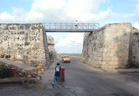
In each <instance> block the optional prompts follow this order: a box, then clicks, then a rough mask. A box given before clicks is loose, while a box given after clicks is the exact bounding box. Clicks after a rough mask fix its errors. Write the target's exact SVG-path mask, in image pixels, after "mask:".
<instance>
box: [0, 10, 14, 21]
mask: <svg viewBox="0 0 139 96" xmlns="http://www.w3.org/2000/svg"><path fill="white" fill-rule="evenodd" d="M14 18H15V16H12V15H11V14H9V13H7V12H3V13H2V14H0V21H11V20H13V19H14Z"/></svg>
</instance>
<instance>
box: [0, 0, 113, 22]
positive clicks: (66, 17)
mask: <svg viewBox="0 0 139 96" xmlns="http://www.w3.org/2000/svg"><path fill="white" fill-rule="evenodd" d="M103 2H105V0H34V2H33V3H32V5H31V9H30V11H29V12H24V11H23V10H22V9H21V8H19V9H17V8H16V10H14V11H13V12H12V13H11V14H9V13H7V14H6V15H7V16H3V14H4V15H5V13H0V16H1V15H2V16H3V18H2V19H0V22H4V21H9V22H12V21H14V20H15V21H18V22H73V21H75V20H76V19H78V21H80V22H84V21H86V22H88V21H94V22H96V21H99V20H101V19H104V18H105V17H107V16H108V15H109V13H110V10H106V11H104V12H100V13H98V14H94V13H95V12H96V10H97V8H98V7H99V5H100V4H101V3H103ZM20 13H22V15H21V14H20ZM17 18H18V19H17Z"/></svg>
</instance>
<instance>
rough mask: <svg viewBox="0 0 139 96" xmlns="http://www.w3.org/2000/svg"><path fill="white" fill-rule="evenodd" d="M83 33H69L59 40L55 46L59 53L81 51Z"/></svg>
mask: <svg viewBox="0 0 139 96" xmlns="http://www.w3.org/2000/svg"><path fill="white" fill-rule="evenodd" d="M83 36H84V34H83V33H70V34H68V35H67V36H66V37H65V38H63V39H61V40H59V41H58V42H57V43H56V45H55V47H56V49H58V51H60V52H61V53H65V52H70V53H77V52H81V51H82V45H83ZM71 50H72V51H71Z"/></svg>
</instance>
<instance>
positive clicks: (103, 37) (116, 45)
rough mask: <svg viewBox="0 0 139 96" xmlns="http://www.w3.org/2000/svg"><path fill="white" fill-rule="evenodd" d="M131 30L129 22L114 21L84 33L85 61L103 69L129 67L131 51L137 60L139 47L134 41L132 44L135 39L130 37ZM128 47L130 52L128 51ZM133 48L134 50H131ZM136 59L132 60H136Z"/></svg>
mask: <svg viewBox="0 0 139 96" xmlns="http://www.w3.org/2000/svg"><path fill="white" fill-rule="evenodd" d="M132 32H133V27H132V25H131V24H130V23H115V24H108V25H106V26H104V27H102V28H100V29H98V30H96V31H94V32H93V33H86V34H85V36H84V45H83V57H84V58H85V62H86V63H87V64H89V65H92V66H94V67H99V68H101V69H104V70H109V69H116V68H126V67H129V61H133V60H130V58H132V57H133V56H130V54H131V53H132V55H133V53H136V58H137V59H138V60H139V58H138V57H139V54H138V52H137V50H138V49H139V47H138V48H137V47H136V46H137V45H136V43H135V44H134V46H133V42H134V41H137V40H133V39H132V38H131V37H133V36H132V35H131V33H132ZM133 38H134V39H135V37H133ZM136 39H137V37H136ZM130 46H132V48H130ZM92 49H93V50H92ZM129 49H131V50H132V52H130V53H129ZM135 49H136V52H134V51H133V50H135ZM129 57H130V58H129ZM137 59H136V60H134V62H138V61H137ZM91 61H92V62H91ZM136 65H137V64H136Z"/></svg>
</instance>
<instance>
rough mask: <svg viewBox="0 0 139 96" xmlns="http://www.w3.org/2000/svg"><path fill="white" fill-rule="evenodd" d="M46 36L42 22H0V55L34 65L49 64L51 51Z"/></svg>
mask: <svg viewBox="0 0 139 96" xmlns="http://www.w3.org/2000/svg"><path fill="white" fill-rule="evenodd" d="M44 38H45V39H46V38H47V37H46V35H45V32H44V27H43V25H42V24H0V56H1V58H6V56H10V57H9V58H8V59H10V60H12V61H21V62H24V63H28V64H31V65H34V66H35V65H39V64H43V65H47V64H48V63H49V52H48V46H47V40H45V39H44ZM44 46H46V47H44Z"/></svg>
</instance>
